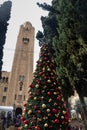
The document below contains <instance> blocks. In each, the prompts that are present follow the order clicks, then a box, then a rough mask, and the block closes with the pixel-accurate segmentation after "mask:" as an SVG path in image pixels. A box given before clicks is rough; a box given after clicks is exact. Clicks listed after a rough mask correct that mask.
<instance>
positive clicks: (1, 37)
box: [0, 1, 12, 77]
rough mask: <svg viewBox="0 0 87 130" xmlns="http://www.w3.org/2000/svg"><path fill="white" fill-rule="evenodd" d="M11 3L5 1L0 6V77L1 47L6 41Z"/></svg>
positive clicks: (0, 63) (0, 66) (0, 68)
mask: <svg viewBox="0 0 87 130" xmlns="http://www.w3.org/2000/svg"><path fill="white" fill-rule="evenodd" d="M11 6H12V2H11V1H7V2H4V3H3V4H2V5H1V6H0V77H1V70H2V65H3V60H2V59H3V47H4V44H5V40H6V32H7V26H8V20H9V19H10V11H11Z"/></svg>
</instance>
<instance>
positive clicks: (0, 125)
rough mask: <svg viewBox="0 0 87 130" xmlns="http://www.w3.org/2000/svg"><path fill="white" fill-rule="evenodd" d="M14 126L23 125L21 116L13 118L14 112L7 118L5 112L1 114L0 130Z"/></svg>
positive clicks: (9, 113)
mask: <svg viewBox="0 0 87 130" xmlns="http://www.w3.org/2000/svg"><path fill="white" fill-rule="evenodd" d="M12 125H14V126H15V127H19V126H20V125H21V115H20V114H19V115H17V116H15V117H12V112H10V111H9V112H8V113H7V116H5V112H2V113H0V130H5V128H9V127H10V126H12Z"/></svg>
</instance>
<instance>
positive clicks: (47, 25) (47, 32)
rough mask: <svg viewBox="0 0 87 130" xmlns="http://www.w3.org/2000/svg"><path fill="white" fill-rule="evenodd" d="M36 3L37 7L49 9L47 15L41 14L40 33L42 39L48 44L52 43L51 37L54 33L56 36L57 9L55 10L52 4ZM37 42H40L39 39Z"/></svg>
mask: <svg viewBox="0 0 87 130" xmlns="http://www.w3.org/2000/svg"><path fill="white" fill-rule="evenodd" d="M38 5H39V7H42V9H44V10H48V11H50V12H49V14H48V16H47V17H43V16H42V17H41V21H42V27H43V32H42V33H43V36H44V39H45V41H46V42H47V43H48V44H49V45H52V41H53V37H55V36H56V35H57V36H58V32H57V21H56V13H57V14H59V11H58V10H56V8H54V6H50V5H47V4H46V3H44V4H39V3H38ZM49 7H50V9H49ZM57 11H58V12H57ZM37 34H38V33H37ZM38 40H39V39H38ZM39 43H40V40H39ZM43 43H44V42H43Z"/></svg>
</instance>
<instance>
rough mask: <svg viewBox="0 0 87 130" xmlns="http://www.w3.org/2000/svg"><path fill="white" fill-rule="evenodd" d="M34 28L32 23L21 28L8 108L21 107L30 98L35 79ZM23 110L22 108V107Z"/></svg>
mask: <svg viewBox="0 0 87 130" xmlns="http://www.w3.org/2000/svg"><path fill="white" fill-rule="evenodd" d="M33 55H34V27H33V26H32V24H31V23H30V22H26V23H25V24H23V25H21V26H20V30H19V35H18V38H17V44H16V49H15V54H14V60H13V66H12V71H11V75H10V83H9V88H8V95H7V100H6V105H7V106H13V105H15V107H16V108H17V107H21V106H23V102H24V101H25V100H26V99H27V97H28V86H29V84H30V83H31V82H32V78H33ZM21 108H22V107H21Z"/></svg>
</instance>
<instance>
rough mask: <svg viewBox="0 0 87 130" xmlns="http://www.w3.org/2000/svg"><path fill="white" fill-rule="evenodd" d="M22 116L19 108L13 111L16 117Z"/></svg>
mask: <svg viewBox="0 0 87 130" xmlns="http://www.w3.org/2000/svg"><path fill="white" fill-rule="evenodd" d="M19 114H20V115H22V109H21V108H20V107H17V108H16V110H15V115H16V117H17V115H19Z"/></svg>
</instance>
